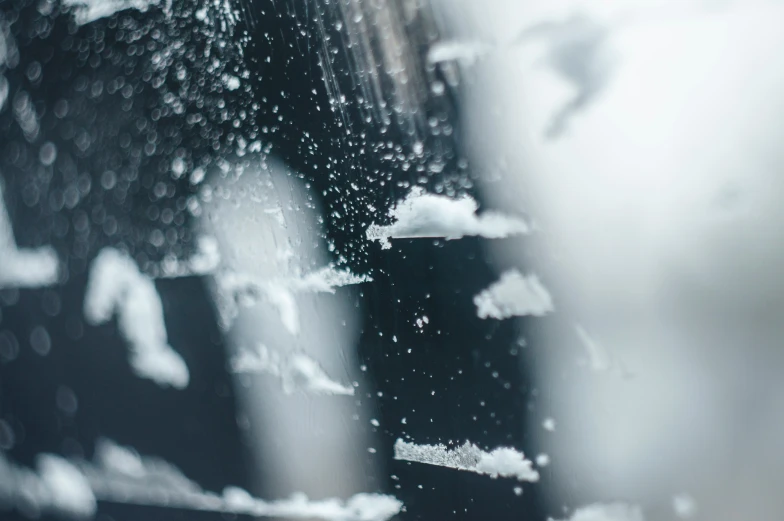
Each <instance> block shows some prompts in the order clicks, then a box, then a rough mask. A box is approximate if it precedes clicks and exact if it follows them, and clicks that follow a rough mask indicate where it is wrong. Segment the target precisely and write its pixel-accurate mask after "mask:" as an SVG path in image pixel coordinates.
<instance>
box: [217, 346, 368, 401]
mask: <svg viewBox="0 0 784 521" xmlns="http://www.w3.org/2000/svg"><path fill="white" fill-rule="evenodd" d="M231 368H232V370H233V371H234V372H236V373H266V374H269V375H271V376H275V377H278V378H280V379H281V383H282V386H283V392H285V393H286V394H292V393H295V392H297V391H303V392H307V393H312V394H345V395H353V394H354V388H353V387H351V386H348V385H342V384H339V383H337V382H335V381H334V380H332V379H331V378H330V377H329V376H327V373H326V372H325V371H324V369H322V367H321V366H320V365H319V363H318V362H316V361H315V360H313V359H312V358H311V357H309V356H308V355H306V354H305V353H302V352H293V353H289V354H288V355H287V356H285V357H281V356H280V354H278V353H276V352H274V351H270V350H269V349H268V348H267V347H266V346H263V345H259V346H258V348H257V349H256V350H255V351H251V350H242V351H241V352H240V354H239V355H237V356H235V357H234V358H233V359H232V361H231Z"/></svg>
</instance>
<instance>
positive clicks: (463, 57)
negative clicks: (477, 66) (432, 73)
mask: <svg viewBox="0 0 784 521" xmlns="http://www.w3.org/2000/svg"><path fill="white" fill-rule="evenodd" d="M489 51H490V46H489V45H487V44H485V43H482V42H471V41H457V40H446V41H443V42H438V43H436V44H434V45H432V46H431V47H430V49H428V51H427V61H428V62H429V63H441V62H446V61H455V60H456V61H461V62H463V63H465V64H467V65H471V64H473V63H474V62H475V61H476V60H478V59H479V58H481V57H482V56H484V55H486V54H487V53H488V52H489Z"/></svg>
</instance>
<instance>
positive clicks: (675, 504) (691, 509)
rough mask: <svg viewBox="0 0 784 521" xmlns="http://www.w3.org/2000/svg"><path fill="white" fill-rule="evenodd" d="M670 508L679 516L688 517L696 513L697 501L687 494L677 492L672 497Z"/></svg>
mask: <svg viewBox="0 0 784 521" xmlns="http://www.w3.org/2000/svg"><path fill="white" fill-rule="evenodd" d="M672 508H673V510H675V515H677V516H678V517H679V518H681V519H688V518H690V517H694V514H696V513H697V502H696V501H695V500H694V498H693V497H691V496H690V495H689V494H678V495H676V496H675V497H673V498H672Z"/></svg>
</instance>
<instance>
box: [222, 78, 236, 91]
mask: <svg viewBox="0 0 784 521" xmlns="http://www.w3.org/2000/svg"><path fill="white" fill-rule="evenodd" d="M221 79H222V80H223V84H224V85H226V88H227V89H229V90H237V89H239V88H240V79H239V78H238V77H236V76H232V75H231V74H224V75H223V77H222V78H221Z"/></svg>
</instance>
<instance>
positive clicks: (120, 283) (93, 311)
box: [84, 248, 189, 389]
mask: <svg viewBox="0 0 784 521" xmlns="http://www.w3.org/2000/svg"><path fill="white" fill-rule="evenodd" d="M115 313H116V314H117V324H118V328H119V330H120V334H121V335H122V336H123V338H124V339H125V340H126V342H128V344H129V348H130V363H131V366H132V367H133V369H134V372H135V373H136V374H137V375H138V376H139V377H141V378H148V379H150V380H153V381H154V382H156V383H157V384H158V385H161V386H167V385H170V386H172V387H175V388H177V389H183V388H185V387H186V386H187V385H188V380H189V374H188V367H187V366H186V365H185V362H184V361H183V359H182V357H180V355H179V354H178V353H177V352H176V351H174V350H173V349H172V348H171V347H170V346H169V345H168V340H167V334H166V325H165V323H164V320H163V304H162V303H161V298H160V296H159V295H158V291H157V290H156V288H155V284H154V282H153V281H152V279H151V278H150V277H148V276H146V275H144V274H142V273H141V272H140V271H139V268H138V267H137V266H136V263H135V262H134V261H133V260H132V259H131V258H130V257H128V256H127V255H126V254H124V253H121V252H120V251H118V250H115V249H113V248H104V249H103V250H101V251H100V252H99V253H98V256H97V257H96V258H95V260H94V261H93V264H92V267H91V269H90V277H89V280H88V282H87V291H86V294H85V297H84V317H85V320H86V321H87V323H88V324H91V325H100V324H103V323H106V322H108V321H109V320H110V319H111V318H112V316H113V315H114V314H115Z"/></svg>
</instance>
